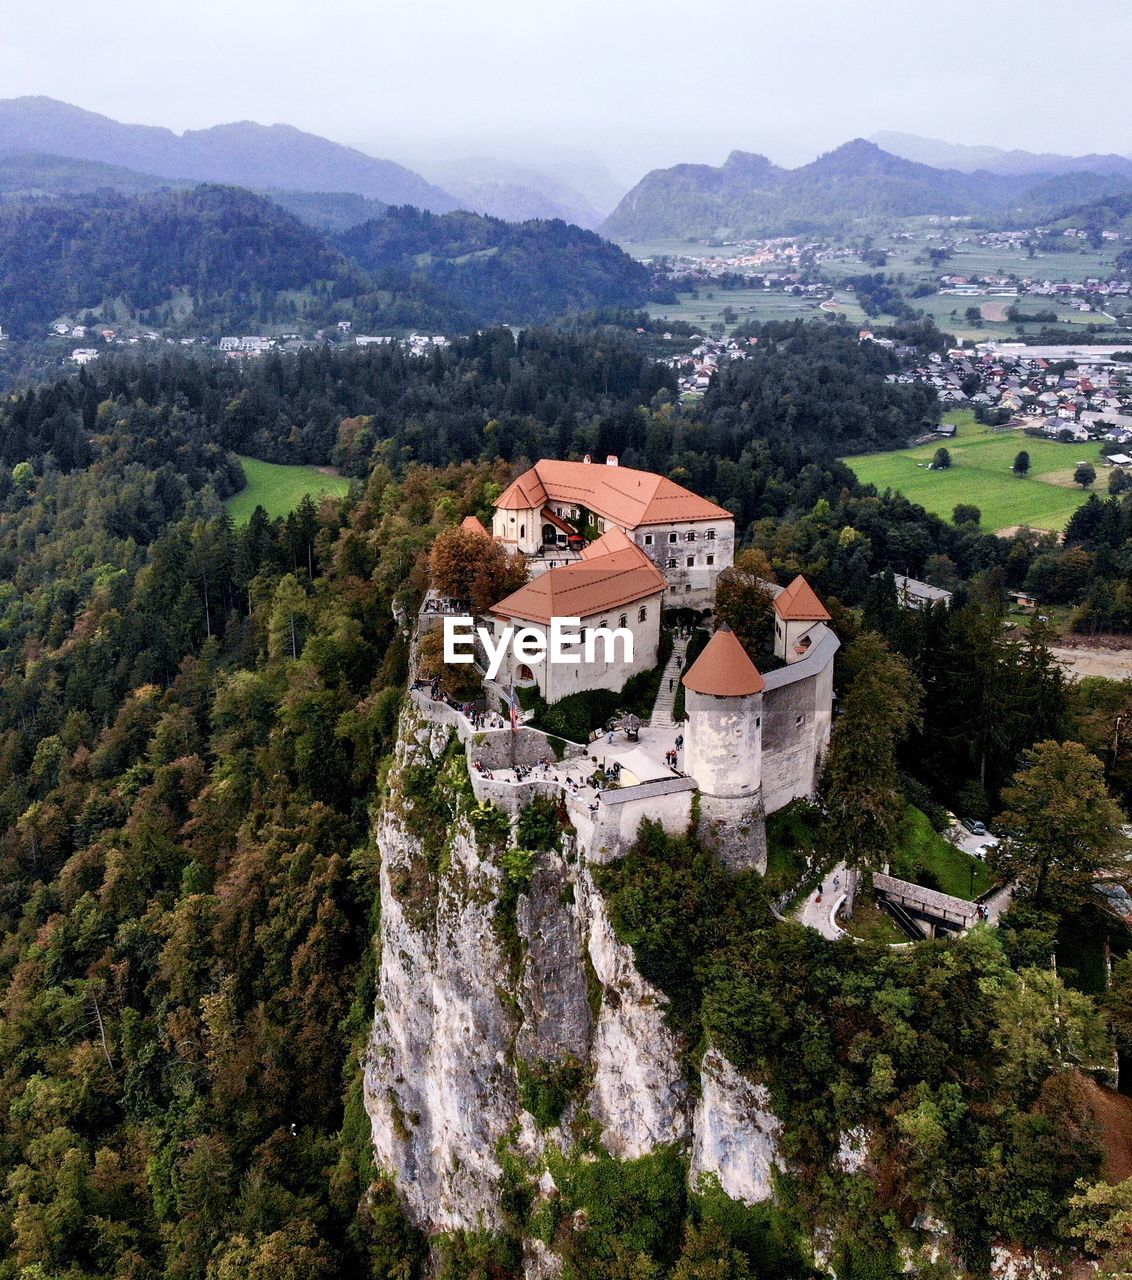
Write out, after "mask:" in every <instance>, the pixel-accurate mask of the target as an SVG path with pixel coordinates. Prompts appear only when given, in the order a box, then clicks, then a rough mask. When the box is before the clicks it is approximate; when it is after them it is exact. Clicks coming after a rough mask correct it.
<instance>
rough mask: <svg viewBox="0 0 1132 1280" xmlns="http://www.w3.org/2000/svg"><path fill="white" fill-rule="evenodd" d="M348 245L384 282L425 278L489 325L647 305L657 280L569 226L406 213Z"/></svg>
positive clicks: (394, 212)
mask: <svg viewBox="0 0 1132 1280" xmlns="http://www.w3.org/2000/svg"><path fill="white" fill-rule="evenodd" d="M338 243H339V244H340V245H341V247H342V249H343V251H344V252H345V253H346V254H347V256H348V257H350V258H351V259H352V260H353V261H354V262H357V263H358V264H359V265H360V266H362V267H364V268H366V269H367V270H368V271H371V272H373V273H374V274H375V275H376V276H377V277H378V278H379V279H383V278H384V273H391V274H392V276H393V278H396V276H397V274H398V273H405V274H408V275H410V276H412V275H415V274H417V273H419V274H420V276H421V277H423V278H424V279H425V280H426V281H427V282H428V285H429V286H430V287H431V288H433V289H436V290H438V291H440V292H441V293H442V294H444V295H446V296H447V297H449V298H450V299H451V300H452V304H453V305H454V306H460V307H463V308H464V309H465V310H467V311H468V312H469V313H470V314H472V315H475V316H480V317H483V318H484V319H485V320H487V321H488V322H489V323H502V322H506V321H507V320H509V319H510V318H512V317H514V316H515V315H516V314H517V315H519V316H523V317H526V318H529V319H535V320H550V319H553V318H554V317H555V316H559V315H562V314H563V313H564V312H567V311H585V310H588V309H590V308H593V307H606V306H621V305H629V306H638V305H640V304H641V303H643V302H644V301H645V300H646V299H647V298H648V295H649V273H648V271H647V270H646V269H645V268H644V267H643V266H641V264H640V263H638V262H634V261H633V260H632V259H631V258H630V257H629V256H628V255H627V254H625V253H623V252H622V251H621V250H620V249H618V248H617V246H616V245H614V244H611V243H610V242H609V241H608V240H603V239H602V238H601V237H600V236H598V235H595V234H594V233H593V232H592V231H583V230H582V229H581V228H580V227H573V226H570V225H569V224H568V223H565V222H563V221H561V220H560V219H552V220H550V221H545V222H544V221H536V222H521V223H511V222H503V221H502V220H501V219H499V218H487V217H482V216H480V215H478V214H473V213H448V214H444V215H443V216H438V215H436V214H432V213H426V212H422V211H421V210H418V209H412V208H409V207H405V208H401V209H390V210H387V211H386V213H385V214H384V215H383V216H382V217H381V218H379V219H375V220H374V221H372V222H367V223H364V224H363V225H361V226H359V227H355V228H353V229H352V230H350V231H348V232H347V233H346V234H345V235H343V236H342V237H340V238H339V242H338Z"/></svg>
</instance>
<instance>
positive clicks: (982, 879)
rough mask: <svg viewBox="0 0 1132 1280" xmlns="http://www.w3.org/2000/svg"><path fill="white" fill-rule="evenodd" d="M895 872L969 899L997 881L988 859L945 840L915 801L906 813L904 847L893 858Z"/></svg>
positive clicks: (901, 839)
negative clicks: (914, 805)
mask: <svg viewBox="0 0 1132 1280" xmlns="http://www.w3.org/2000/svg"><path fill="white" fill-rule="evenodd" d="M892 874H893V875H894V876H898V877H899V878H900V879H901V880H911V881H912V882H913V883H915V884H926V885H927V886H928V887H929V888H935V889H939V891H940V892H941V893H950V894H951V895H952V897H954V898H966V899H967V900H968V901H971V900H972V899H974V898H977V897H978V896H979V894H981V893H986V891H987V890H988V889H989V888H991V887H992V885H993V884H994V875H993V873H992V872H991V870H990V868H989V867H988V866H987V865H986V863H985V862H981V861H980V860H979V859H978V858H972V857H971V855H970V854H969V853H964V852H963V850H962V849H959V848H956V846H955V845H953V844H952V843H951V842H950V841H949V840H945V839H944V838H943V836H941V835H939V834H938V832H936V831H934V830H933V829H932V825H931V823H930V822H929V821H928V819H927V817H926V816H925V815H924V814H923V813H922V812H921V811H920V810H919V809H915V808H913V807H912V806H911V805H909V806H908V808H907V809H906V810H905V813H904V825H903V828H902V829H901V832H900V848H899V849H898V850H897V853H896V856H895V857H894V858H893V860H892Z"/></svg>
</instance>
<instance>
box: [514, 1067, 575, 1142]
mask: <svg viewBox="0 0 1132 1280" xmlns="http://www.w3.org/2000/svg"><path fill="white" fill-rule="evenodd" d="M584 1082H585V1071H584V1069H583V1067H582V1064H581V1063H580V1062H579V1061H578V1059H577V1058H573V1057H570V1058H566V1059H565V1060H564V1061H562V1062H534V1063H528V1062H523V1061H522V1060H520V1062H519V1100H520V1101H521V1102H522V1104H523V1107H524V1109H525V1110H526V1111H529V1112H530V1113H531V1115H532V1116H533V1117H534V1120H535V1124H537V1125H538V1127H539V1128H540V1129H553V1128H554V1126H555V1125H557V1124H558V1123H559V1121H561V1119H562V1113H563V1112H564V1111H565V1110H566V1108H567V1106H568V1105H569V1103H570V1099H571V1098H573V1097H575V1096H576V1095H577V1094H578V1093H579V1091H580V1090H581V1088H582V1085H583V1083H584Z"/></svg>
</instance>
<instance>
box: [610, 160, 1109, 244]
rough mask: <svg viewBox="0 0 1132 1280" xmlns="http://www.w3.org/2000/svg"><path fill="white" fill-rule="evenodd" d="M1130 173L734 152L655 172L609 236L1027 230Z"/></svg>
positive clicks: (615, 219) (616, 214) (623, 206)
mask: <svg viewBox="0 0 1132 1280" xmlns="http://www.w3.org/2000/svg"><path fill="white" fill-rule="evenodd" d="M1128 167H1129V172H1128V174H1123V173H1120V172H1116V171H1111V172H1107V173H1098V172H1095V171H1090V170H1087V169H1084V168H1082V169H1071V170H1069V171H1067V172H1066V171H1062V172H1030V173H992V172H989V171H987V170H985V169H981V170H977V171H974V172H963V171H961V170H958V169H940V168H933V167H932V166H930V165H927V164H921V163H918V162H916V161H913V160H907V159H905V158H903V157H901V156H896V155H893V154H891V153H890V152H888V151H884V150H882V149H881V148H880V147H878V146H877V145H876V143H874V142H867V141H865V140H864V139H863V138H856V139H854V140H853V141H852V142H847V143H845V144H844V145H843V146H841V147H838V148H836V150H834V151H830V152H827V153H826V154H825V155H822V156H819V157H818V158H817V159H816V160H814V161H812V162H811V163H810V164H806V165H802V166H800V167H799V168H797V169H782V168H779V167H778V166H777V165H775V164H773V163H771V161H770V160H768V159H767V158H766V157H765V156H759V155H752V154H750V153H748V152H743V151H733V152H732V153H731V155H730V156H728V158H727V160H726V161H725V163H724V164H723V165H721V166H719V167H713V166H711V165H698V164H682V165H675V166H673V167H672V168H669V169H654V170H653V171H652V172H651V173H649V174H646V175H645V177H644V178H643V179H642V180H641V181H640V182H639V183H638V184H637V185H636V186H635V187H634V188H633V189H632V191H630V192H629V193H628V195H626V196H625V197H624V199H623V200H622V201H621V203H620V204H619V205H618V206H617V208H616V209H615V210H614V211H613V213H612V214H611V215H610V216H609V218H607V219H606V221H605V223H604V224H603V225H602V230H603V231H604V232H605V233H606V234H607V235H610V236H613V237H615V238H618V239H622V240H633V241H647V240H651V239H674V238H686V237H693V238H700V237H719V238H724V239H728V238H735V237H743V236H773V235H795V234H801V235H821V234H829V233H834V232H837V231H846V230H851V229H852V228H853V226H854V224H857V223H860V222H861V221H862V220H870V219H873V220H878V219H884V218H894V217H911V216H916V215H923V214H940V215H970V216H976V217H982V218H990V219H1001V220H1005V221H1009V222H1016V223H1021V224H1023V225H1024V224H1026V223H1028V222H1033V221H1040V220H1045V219H1048V218H1051V217H1055V216H1057V215H1058V214H1059V213H1060V212H1062V211H1063V210H1065V209H1067V208H1069V207H1070V206H1072V205H1074V204H1082V203H1084V202H1086V201H1090V200H1095V199H1097V198H1099V197H1102V196H1105V195H1109V194H1113V193H1118V192H1123V191H1127V190H1132V163H1130V164H1129V166H1128Z"/></svg>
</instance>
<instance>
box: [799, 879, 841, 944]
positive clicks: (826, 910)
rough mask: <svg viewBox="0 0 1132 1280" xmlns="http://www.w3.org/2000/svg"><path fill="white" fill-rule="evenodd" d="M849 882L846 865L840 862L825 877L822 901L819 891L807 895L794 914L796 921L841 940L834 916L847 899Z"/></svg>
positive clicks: (827, 936)
mask: <svg viewBox="0 0 1132 1280" xmlns="http://www.w3.org/2000/svg"><path fill="white" fill-rule="evenodd" d="M847 880H848V872H847V871H846V868H845V863H844V862H839V863H838V864H837V866H836V867H834V868H833V870H832V871H830V872H829V873H828V874H827V875H826V877H825V882H824V883H823V885H822V888H823V889H824V890H825V892H824V893H823V894H821V901H820V902H819V901H818V892H817V890H814V891H813V892H812V893H809V894H807V895H806V898H805V900H804V901H803V903H802V905H801V906H800V907H799V908H798V909H797V910H796V911H795V912H794V919H795V920H797V921H799V922H800V923H801V924H804V925H808V926H809V927H810V928H811V929H816V930H817V931H818V933H820V934H821V935H822V936H823V937H826V938H840V937H841V930H840V928H839V927H838V926H837V924H836V923H835V922H834V919H833V916H834V911H835V909H836V908H837V905H838V904H839V903H840V902H841V900H842V899H843V898H844V897H845V885H846V882H847ZM835 882H836V886H837V887H835Z"/></svg>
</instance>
